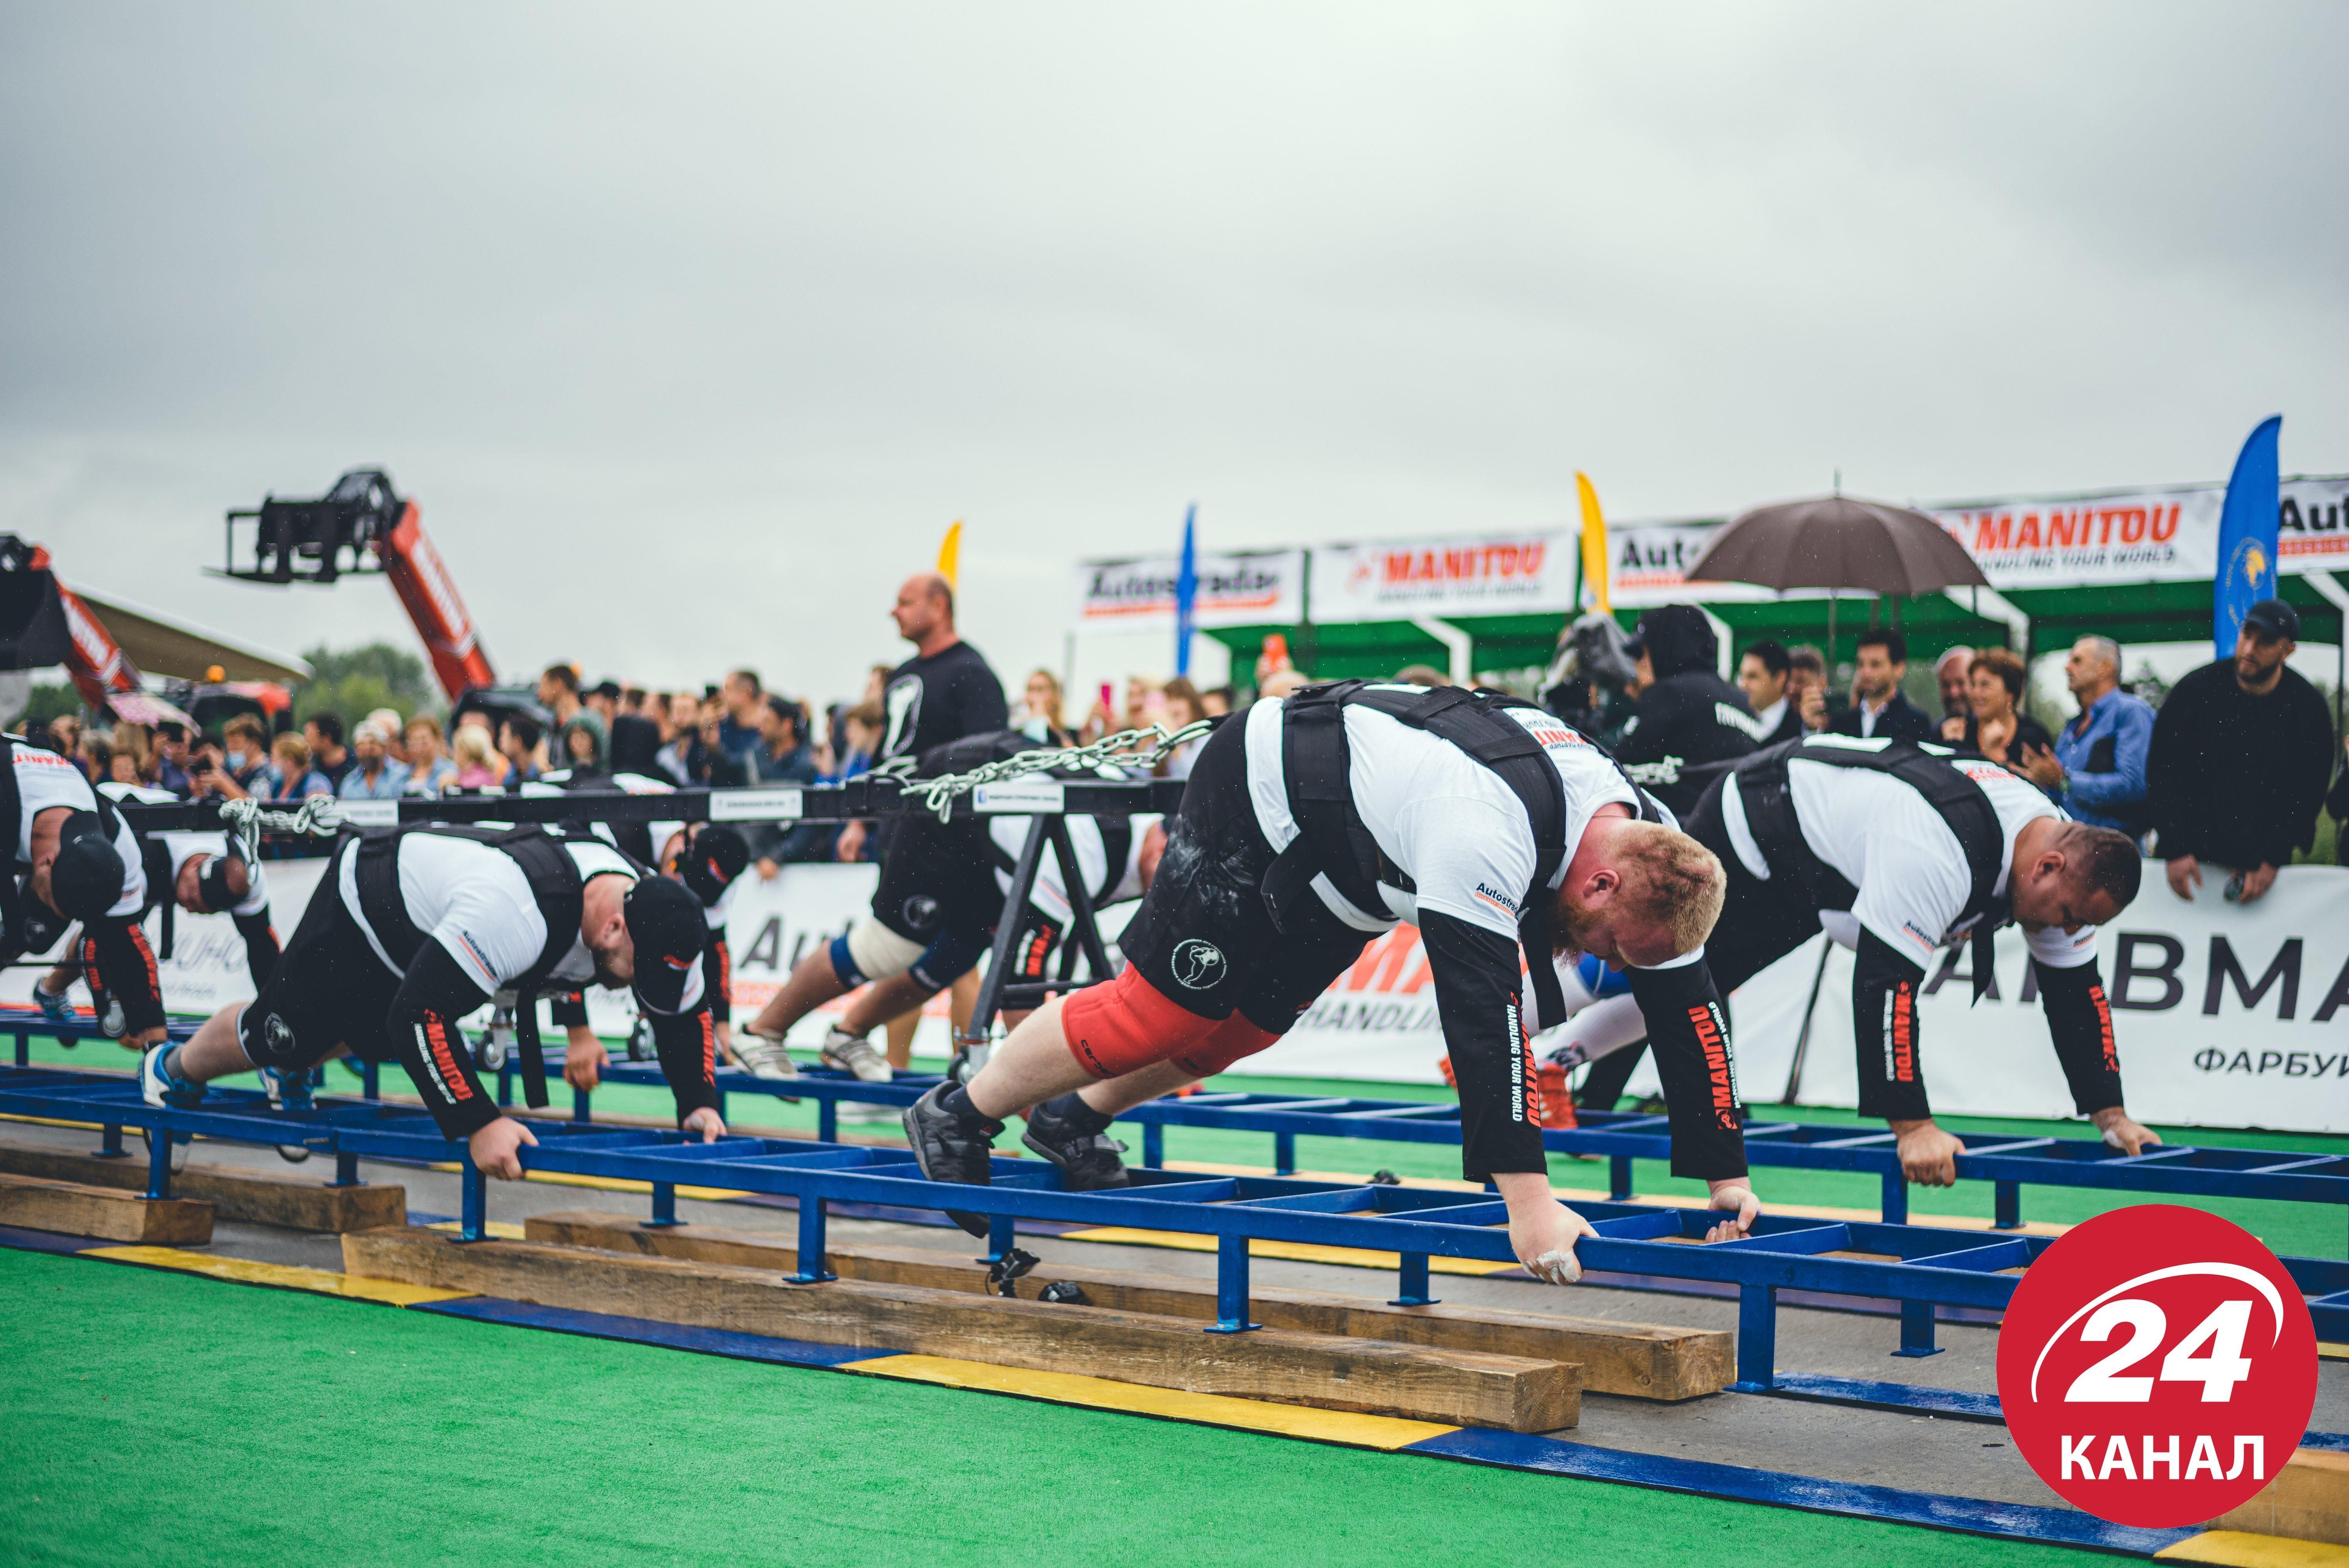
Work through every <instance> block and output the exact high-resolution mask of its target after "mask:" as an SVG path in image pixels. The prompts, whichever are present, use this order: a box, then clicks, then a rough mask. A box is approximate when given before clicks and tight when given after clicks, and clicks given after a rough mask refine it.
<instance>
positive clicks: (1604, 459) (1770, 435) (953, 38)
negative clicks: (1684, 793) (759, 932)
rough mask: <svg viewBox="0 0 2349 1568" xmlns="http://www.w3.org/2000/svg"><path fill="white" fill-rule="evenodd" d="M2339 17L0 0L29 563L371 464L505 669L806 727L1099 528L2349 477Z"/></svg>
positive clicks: (335, 603) (1, 320)
mask: <svg viewBox="0 0 2349 1568" xmlns="http://www.w3.org/2000/svg"><path fill="white" fill-rule="evenodd" d="M2345 58H2349V9H2344V8H2343V7H2340V6H2338V5H2330V6H2327V5H2309V6H2295V5H2259V6H2221V5H2200V6H2179V5H2151V4H2146V3H2144V0H2131V3H2128V4H2122V5H2064V6H2061V7H2055V6H2046V5H2019V6H1999V5H1948V6H1943V7H1940V8H1938V9H1931V10H1929V9H1926V8H1923V7H1918V6H1883V5H1756V4H1739V5H1720V6H1696V5H1676V6H1622V5H1608V6H1599V5H1541V6H1526V7H1523V8H1512V7H1502V6H1476V5H1462V4H1449V5H1413V6H1403V5H1389V6H1383V7H1379V6H1365V5H1359V4H1349V5H1330V6H1327V7H1319V8H1316V7H1307V6H1294V5H1292V6H1273V5H1261V4H1252V5H1236V6H1228V7H1216V6H1212V5H1199V4H1190V5H1182V6H1165V7H1159V8H1144V7H1137V6H1100V5H1066V6H1058V7H1045V6H1028V7H1020V6H1011V5H941V6H937V7H935V8H928V7H917V6H884V5H856V6H826V7H821V8H809V9H806V10H804V11H792V10H790V9H788V8H784V7H778V6H773V5H761V6H745V7H740V8H736V7H722V6H692V5H678V4H666V5H636V6H630V7H598V6H592V5H581V4H576V3H565V4H563V5H546V6H524V5H484V4H479V3H469V4H465V5H429V4H405V5H399V6H385V5H369V6H364V7H362V6H356V5H352V6H334V5H316V4H303V5H283V6H253V5H176V6H137V5H47V4H38V5H36V4H27V3H26V0H5V4H0V369H5V374H0V529H10V530H14V531H18V532H21V533H23V534H25V535H26V536H28V537H31V538H34V539H37V540H41V541H44V542H47V543H48V544H49V545H50V546H51V547H52V548H53V549H54V550H55V551H56V552H57V556H58V558H59V562H60V565H61V567H62V569H63V571H64V572H65V573H66V574H67V579H68V581H73V582H78V583H86V584H88V586H90V587H91V588H92V589H94V590H98V591H100V592H112V593H119V594H121V595H123V596H125V597H128V598H130V599H134V600H139V601H143V602H146V603H151V604H154V605H156V606H159V607H163V608H167V609H174V610H177V611H179V612H180V613H181V614H185V615H187V616H189V617H191V618H192V619H195V620H197V621H199V622H202V623H205V624H212V625H214V626H218V627H221V628H222V629H227V630H235V631H241V632H243V634H245V635H246V636H248V637H250V638H252V639H254V640H255V641H258V642H262V643H264V644H268V645H274V646H278V647H282V648H289V649H291V648H300V647H305V646H308V645H312V644H314V643H316V642H317V641H319V640H321V639H326V640H329V641H331V642H333V643H336V644H337V645H346V644H349V643H353V642H357V641H363V640H366V639H367V638H369V637H373V636H378V635H382V636H388V637H392V638H395V639H398V640H401V641H403V642H406V641H409V640H410V639H409V634H408V632H407V628H406V623H405V621H404V619H403V618H402V617H401V615H400V614H399V612H398V608H397V605H396V603H395V602H394V600H393V598H392V596H391V594H390V593H389V591H388V588H387V587H385V586H384V585H383V584H382V583H376V582H355V583H345V584H343V585H342V586H339V587H337V588H336V589H333V590H316V589H308V590H298V591H289V590H264V589H258V588H251V587H246V586H243V585H239V584H228V583H217V582H212V581H208V580H205V579H203V578H201V577H200V576H199V575H198V568H199V567H200V565H202V564H204V563H208V562H214V561H216V560H217V559H218V552H219V540H220V517H221V513H222V511H223V510H224V509H225V508H227V507H230V506H236V505H251V504H254V503H255V502H257V501H258V500H260V499H261V497H262V496H263V495H264V493H265V492H267V491H270V490H276V491H277V492H279V493H281V494H287V495H310V494H316V493H318V492H320V491H321V490H323V489H324V488H325V487H326V485H327V484H328V483H329V482H331V481H332V480H333V479H334V477H335V476H336V474H337V473H338V472H340V471H341V470H342V469H346V468H349V467H354V466H357V465H360V464H364V463H379V464H381V465H383V466H385V467H386V468H388V469H389V470H390V472H391V474H392V476H393V478H394V479H395V480H396V481H397V482H398V485H399V486H400V487H401V488H402V489H403V490H406V491H408V492H410V493H412V494H414V495H415V496H417V497H418V498H419V500H421V501H422V503H423V506H424V514H425V520H426V522H427V524H428V526H429V528H430V530H431V531H432V533H433V535H434V538H435V539H436V541H437V542H439V544H440V548H441V550H442V552H443V553H444V554H445V555H446V556H447V558H448V559H449V561H450V563H451V565H452V567H453V568H454V570H455V572H456V574H457V577H458V580H459V583H460V586H461V588H462V590H463V592H464V593H465V595H466V597H467V599H468V600H469V601H470V603H471V606H472V608H473V610H474V612H475V614H476V616H477V618H478V620H479V621H480V623H481V628H482V634H483V638H484V641H485V643H486V645H487V646H488V647H489V649H490V651H491V653H492V655H493V656H494V657H495V658H496V659H497V660H498V662H499V664H500V665H501V668H502V670H503V671H506V672H509V673H513V674H520V673H523V672H524V671H526V670H527V669H529V668H531V667H532V666H534V665H538V664H540V663H543V661H545V660H547V659H549V658H551V657H554V656H556V655H567V656H572V657H576V658H579V659H581V660H583V661H584V662H585V664H586V665H588V666H589V673H590V675H591V676H595V675H600V674H604V673H606V672H614V673H624V674H626V675H629V676H635V677H636V678H639V679H644V680H648V681H651V682H654V683H657V684H668V683H678V682H684V681H688V680H692V681H697V682H698V681H699V680H701V679H703V678H706V677H711V676H714V675H715V674H716V673H717V671H718V670H719V669H720V668H721V667H722V666H724V665H729V664H732V663H740V662H750V663H754V664H756V665H759V666H760V667H761V669H762V670H763V671H764V672H765V673H766V674H767V676H768V677H769V679H770V682H771V684H774V685H778V686H781V687H784V688H786V689H790V690H793V691H795V692H802V693H806V694H808V695H812V696H817V697H819V698H821V697H823V696H837V695H841V694H843V693H846V692H849V691H852V690H853V689H854V686H855V685H856V683H857V681H858V678H859V676H858V672H859V671H860V669H861V668H862V666H863V665H865V664H866V663H868V662H870V661H871V660H873V659H874V658H876V657H879V658H894V657H895V656H897V655H898V653H899V651H900V649H901V647H902V645H899V644H897V643H896V642H895V639H894V636H893V634H892V632H891V629H890V627H889V624H888V623H887V622H886V620H885V618H884V612H885V608H886V605H887V602H888V600H889V597H890V594H891V591H892V589H893V586H894V584H895V582H896V580H897V579H898V578H899V577H901V576H902V575H903V574H904V573H905V572H906V571H908V570H910V569H914V568H917V567H920V566H922V565H925V564H926V563H927V562H928V561H929V560H930V559H931V557H932V556H933V554H934V552H935V551H936V544H937V540H938V537H939V535H940V533H941V531H943V530H944V528H945V526H946V524H947V522H949V521H952V520H953V519H955V518H957V517H961V518H964V519H967V520H968V522H967V529H966V540H965V546H964V583H963V586H964V598H965V603H966V614H965V617H964V624H965V629H966V631H967V632H968V634H969V635H970V636H971V638H972V640H973V641H974V642H976V643H977V644H978V645H979V646H980V647H981V648H982V649H984V650H985V651H986V652H988V654H989V655H991V656H992V657H993V658H994V660H995V662H996V663H997V665H999V667H1000V668H1002V669H1004V670H1005V671H1006V673H1007V674H1013V673H1016V670H1017V668H1018V667H1020V666H1025V665H1030V664H1033V663H1037V662H1050V663H1052V664H1057V663H1058V662H1059V659H1060V653H1061V629H1062V627H1063V626H1064V624H1065V623H1066V618H1067V612H1068V606H1069V600H1070V586H1069V583H1070V576H1071V563H1072V562H1074V561H1075V559H1076V558H1078V557H1079V556H1081V555H1088V554H1101V553H1114V552H1146V551H1151V550H1154V549H1164V548H1171V547H1172V545H1173V543H1174V540H1175V538H1176V536H1177V533H1178V531H1179V527H1180V523H1181V519H1182V515H1183V508H1184V506H1185V503H1186V502H1188V501H1192V500H1196V501H1197V502H1198V503H1199V507H1200V514H1199V515H1200V523H1201V528H1202V531H1203V536H1204V539H1205V541H1206V542H1207V543H1208V544H1209V545H1210V546H1237V545H1243V544H1257V543H1278V542H1315V541H1322V540H1333V539H1342V538H1360V537H1371V536H1379V535H1394V534H1401V533H1410V532H1417V531H1461V530H1477V529H1485V528H1495V529H1516V528H1525V527H1530V526H1537V525H1542V524H1548V523H1554V522H1557V521H1563V520H1566V519H1568V518H1569V517H1570V516H1571V515H1572V511H1573V484H1572V476H1573V472H1574V470H1575V469H1578V468H1580V469H1587V470H1588V472H1589V473H1590V474H1591V476H1592V478H1593V479H1594V480H1595V481H1596V483H1597V485H1598V486H1599V492H1600V494H1601V495H1602V497H1603V498H1604V499H1605V500H1606V503H1607V506H1608V508H1609V512H1610V513H1611V514H1613V515H1616V516H1619V517H1639V516H1657V515H1670V514H1686V513H1698V512H1715V513H1718V512H1725V511H1734V510H1736V509H1739V508H1742V507H1744V506H1745V505H1749V504H1751V503H1754V502H1755V501H1759V500H1766V499H1771V498H1775V497H1779V496H1784V495H1788V494H1795V493H1803V492H1808V491H1815V490H1824V489H1825V488H1826V484H1827V483H1828V481H1829V480H1830V478H1831V476H1832V474H1833V471H1834V470H1835V469H1837V468H1840V469H1842V472H1843V477H1844V482H1845V486H1846V488H1847V490H1853V491H1856V492H1859V493H1866V494H1874V495H1880V496H1887V497H1891V498H1894V499H1909V498H1926V497H1950V496H1960V495H1978V494H1985V493H1992V492H1997V491H2003V490H2024V489H2031V490H2041V489H2068V488H2087V487H2097V486H2111V485H2125V484H2132V483H2145V482H2155V481H2168V480H2196V479H2220V478H2223V477H2224V475H2225V473H2226V471H2227V468H2228V465H2229V464H2230V461H2231V459H2232V458H2233V454H2234V449H2235V448H2236V446H2237V444H2238V443H2239V442H2240V440H2241V438H2242V437H2243V435H2244V434H2245V432H2247V431H2248V430H2249V429H2250V428H2251V425H2252V424H2253V423H2255V422H2256V421H2257V420H2258V419H2259V418H2261V416H2263V415H2265V414H2267V413H2270V412H2272V411H2276V410H2282V412H2283V414H2284V416H2285V422H2284V428H2283V461H2284V467H2285V469H2286V470H2287V471H2292V470H2306V471H2338V470H2341V469H2349V376H2344V372H2343V370H2342V366H2344V364H2349V290H2345V289H2344V283H2349V265H2345V264H2344V260H2343V257H2344V254H2349V247H2344V241H2345V240H2349V233H2344V229H2349V201H2344V174H2349V137H2344V135H2343V134H2342V132H2341V127H2340V123H2339V119H2340V117H2339V112H2338V111H2339V101H2340V92H2341V87H2340V79H2339V73H2340V69H2341V64H2342V61H2343V60H2344V59H2345Z"/></svg>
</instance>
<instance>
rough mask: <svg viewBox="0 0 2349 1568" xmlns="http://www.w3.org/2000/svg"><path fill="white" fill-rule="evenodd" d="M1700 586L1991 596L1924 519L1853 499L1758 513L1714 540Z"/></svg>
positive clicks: (1986, 582) (1831, 605)
mask: <svg viewBox="0 0 2349 1568" xmlns="http://www.w3.org/2000/svg"><path fill="white" fill-rule="evenodd" d="M1688 580H1689V581H1690V582H1692V583H1759V584H1761V585H1762V586H1763V587H1764V588H1775V589H1778V590H1780V591H1781V592H1783V591H1785V589H1788V588H1826V589H1829V590H1833V589H1837V588H1862V589H1868V590H1870V591H1872V592H1875V593H1888V594H1897V595H1900V596H1903V597H1906V596H1908V595H1911V594H1917V593H1933V592H1935V591H1936V590H1938V589H1942V588H1962V587H1967V586H1973V587H1980V588H1987V587H1989V586H1990V579H1989V578H1987V577H1985V576H1983V575H1982V568H1981V567H1979V566H1977V565H1975V564H1974V558H1973V557H1972V556H1971V555H1969V554H1967V553H1966V547H1965V546H1964V545H1962V544H1960V543H1959V542H1957V541H1956V540H1954V539H1952V538H1951V537H1950V534H1949V531H1947V530H1946V529H1944V528H1942V526H1941V525H1940V523H1938V522H1935V521H1933V520H1932V519H1931V518H1930V517H1927V516H1926V515H1925V514H1924V513H1923V512H1921V511H1911V510H1910V509H1909V508H1908V507H1905V506H1893V505H1891V504H1890V503H1889V502H1886V501H1880V500H1859V499H1857V497H1854V496H1847V495H1823V496H1813V497H1812V498H1810V499H1809V500H1782V501H1777V502H1774V503H1773V504H1771V505H1769V506H1757V507H1755V508H1754V510H1753V511H1749V512H1747V513H1745V514H1744V516H1742V517H1738V518H1734V519H1733V520H1731V521H1730V524H1729V526H1728V527H1726V528H1724V529H1723V530H1722V531H1720V532H1719V533H1716V534H1714V535H1713V542H1712V543H1711V544H1708V545H1706V546H1705V550H1704V553H1703V554H1702V555H1700V556H1698V557H1697V559H1696V563H1695V564H1694V565H1692V566H1691V567H1690V568H1689V570H1688ZM1835 631H1836V602H1835V600H1834V598H1833V597H1830V598H1829V599H1828V600H1827V662H1828V664H1829V665H1833V664H1834V663H1835V656H1836V655H1835Z"/></svg>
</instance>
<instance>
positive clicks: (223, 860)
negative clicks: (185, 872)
mask: <svg viewBox="0 0 2349 1568" xmlns="http://www.w3.org/2000/svg"><path fill="white" fill-rule="evenodd" d="M234 858H235V857H233V856H231V855H206V856H205V857H204V863H203V864H202V866H201V867H200V868H198V870H197V872H196V903H198V904H200V905H202V908H203V912H204V913H206V914H223V913H227V912H228V911H229V910H231V909H233V908H234V907H235V905H236V903H237V900H238V897H239V896H240V895H239V894H238V893H237V892H235V890H233V888H231V887H230V886H229V882H228V868H229V865H230V863H231V861H233V859H234Z"/></svg>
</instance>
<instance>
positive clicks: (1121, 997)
mask: <svg viewBox="0 0 2349 1568" xmlns="http://www.w3.org/2000/svg"><path fill="white" fill-rule="evenodd" d="M1061 1037H1062V1038H1063V1039H1065V1040H1066V1041H1067V1042H1068V1046H1069V1054H1070V1055H1071V1056H1072V1057H1076V1058H1077V1064H1078V1065H1079V1066H1080V1067H1081V1068H1084V1069H1085V1071H1087V1072H1089V1073H1091V1074H1092V1076H1093V1077H1095V1078H1123V1077H1124V1076H1125V1075H1126V1074H1127V1073H1130V1072H1133V1071H1135V1070H1136V1069H1138V1068H1146V1067H1149V1066H1151V1065H1153V1064H1154V1063H1157V1062H1167V1061H1171V1062H1173V1063H1174V1065H1175V1066H1177V1067H1179V1068H1183V1069H1184V1070H1185V1072H1187V1073H1189V1074H1191V1076H1192V1077H1194V1078H1213V1077H1214V1076H1215V1075H1216V1074H1217V1073H1219V1072H1222V1071H1223V1070H1224V1069H1225V1068H1228V1067H1230V1066H1231V1065H1232V1064H1233V1063H1234V1062H1236V1061H1237V1060H1239V1059H1240V1058H1241V1057H1246V1056H1253V1055H1255V1054H1256V1053H1257V1052H1258V1051H1260V1050H1262V1049H1264V1048H1265V1047H1267V1046H1268V1045H1270V1044H1272V1042H1273V1041H1275V1040H1277V1039H1278V1038H1280V1037H1279V1036H1278V1035H1275V1034H1271V1033H1269V1032H1268V1031H1266V1030H1264V1029H1261V1028H1258V1027H1257V1026H1256V1025H1254V1024H1252V1023H1250V1022H1248V1020H1247V1018H1246V1017H1244V1016H1242V1015H1240V1014H1238V1013H1237V1012H1236V1013H1234V1014H1233V1015H1232V1016H1230V1017H1228V1018H1203V1017H1201V1016H1199V1015H1198V1014H1196V1013H1194V1012H1192V1011H1190V1010H1189V1009H1187V1008H1185V1007H1178V1006H1175V1005H1174V1003H1172V1002H1170V1001H1168V1000H1167V999H1166V998H1165V997H1164V995H1160V993H1159V991H1158V989H1157V987H1155V986H1154V985H1151V984H1150V982H1149V981H1147V980H1145V979H1143V976H1142V971H1141V970H1140V969H1138V968H1136V967H1134V966H1133V965H1127V966H1126V969H1125V971H1124V972H1123V974H1121V975H1118V977H1117V978H1116V979H1114V980H1112V981H1109V982H1107V983H1106V984H1104V985H1088V986H1086V987H1085V988H1084V989H1083V990H1081V991H1080V992H1078V993H1077V994H1076V995H1073V996H1071V997H1070V998H1069V1000H1068V1002H1067V1003H1066V1004H1065V1005H1064V1006H1062V1007H1061Z"/></svg>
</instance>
